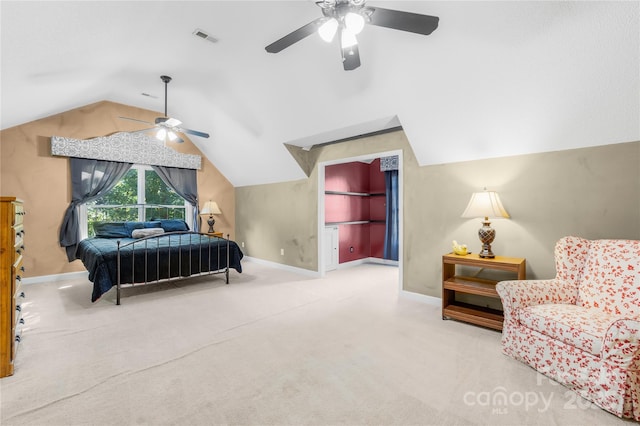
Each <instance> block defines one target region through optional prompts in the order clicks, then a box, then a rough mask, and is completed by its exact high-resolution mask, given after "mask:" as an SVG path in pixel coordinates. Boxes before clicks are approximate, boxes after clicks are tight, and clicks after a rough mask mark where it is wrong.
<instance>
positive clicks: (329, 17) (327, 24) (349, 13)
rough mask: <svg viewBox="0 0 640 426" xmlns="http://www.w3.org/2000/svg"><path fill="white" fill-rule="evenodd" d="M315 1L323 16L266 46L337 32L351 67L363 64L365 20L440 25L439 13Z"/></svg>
mask: <svg viewBox="0 0 640 426" xmlns="http://www.w3.org/2000/svg"><path fill="white" fill-rule="evenodd" d="M316 4H317V5H318V6H320V8H321V9H322V14H323V16H322V17H320V18H318V19H315V20H313V21H311V22H309V23H308V24H306V25H304V26H302V27H300V28H298V29H297V30H295V31H293V32H291V33H289V34H287V35H286V36H284V37H282V38H281V39H279V40H276V41H275V42H273V43H271V44H270V45H268V46H267V47H265V49H266V51H267V52H269V53H278V52H280V51H281V50H284V49H286V48H287V47H289V46H291V45H292V44H294V43H297V42H299V41H300V40H302V39H303V38H305V37H307V36H310V35H311V34H313V33H314V32H318V33H319V34H320V37H322V39H323V40H325V41H326V42H331V41H332V40H333V38H334V37H335V35H336V34H338V38H339V40H340V48H341V49H342V62H343V67H344V69H345V70H346V71H349V70H354V69H356V68H358V67H359V66H360V53H359V51H358V41H357V39H356V35H357V34H359V33H360V31H362V29H363V27H364V25H365V24H371V25H376V26H379V27H386V28H392V29H395V30H402V31H408V32H411V33H417V34H423V35H429V34H431V33H432V32H433V31H435V29H436V28H438V21H439V20H440V18H438V17H437V16H429V15H420V14H418V13H411V12H402V11H399V10H391V9H383V8H381V7H372V6H365V0H321V1H318V2H316Z"/></svg>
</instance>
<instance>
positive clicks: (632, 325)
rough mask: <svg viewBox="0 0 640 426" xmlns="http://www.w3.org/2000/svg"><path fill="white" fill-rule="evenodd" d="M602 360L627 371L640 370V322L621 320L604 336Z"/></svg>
mask: <svg viewBox="0 0 640 426" xmlns="http://www.w3.org/2000/svg"><path fill="white" fill-rule="evenodd" d="M602 358H603V359H607V360H609V362H612V363H614V364H617V365H619V366H622V367H624V368H627V369H636V370H637V369H640V321H639V319H638V318H635V319H619V320H617V321H615V322H613V323H612V324H611V325H610V326H609V329H608V330H607V332H606V334H605V336H604V342H603V345H602Z"/></svg>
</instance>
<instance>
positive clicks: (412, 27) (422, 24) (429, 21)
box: [367, 7, 440, 35]
mask: <svg viewBox="0 0 640 426" xmlns="http://www.w3.org/2000/svg"><path fill="white" fill-rule="evenodd" d="M367 9H368V10H370V11H371V12H370V13H371V14H370V21H369V23H370V24H371V25H377V26H379V27H386V28H392V29H394V30H402V31H408V32H410V33H417V34H424V35H429V34H431V33H432V32H434V31H435V29H436V28H438V21H440V18H438V17H437V16H430V15H420V14H418V13H411V12H402V11H400V10H391V9H383V8H381V7H367Z"/></svg>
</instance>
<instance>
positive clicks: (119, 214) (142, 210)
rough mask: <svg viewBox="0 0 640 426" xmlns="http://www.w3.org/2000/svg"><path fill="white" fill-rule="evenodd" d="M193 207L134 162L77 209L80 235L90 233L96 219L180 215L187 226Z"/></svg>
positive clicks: (176, 217) (147, 170) (152, 173)
mask: <svg viewBox="0 0 640 426" xmlns="http://www.w3.org/2000/svg"><path fill="white" fill-rule="evenodd" d="M192 212H193V207H192V206H191V204H189V203H187V202H186V201H185V200H184V198H182V197H181V196H180V195H178V194H177V193H176V192H175V191H174V190H173V189H171V188H169V187H168V186H167V185H166V184H165V183H164V182H163V181H162V179H160V176H158V174H157V173H156V172H155V171H154V170H153V169H152V168H151V167H149V166H142V165H134V166H133V167H131V169H130V170H129V171H128V172H127V174H125V175H124V177H123V178H122V179H121V180H120V182H118V183H117V184H116V186H114V187H113V189H111V191H109V193H108V194H106V195H104V196H102V197H101V198H98V199H97V200H94V201H91V202H89V203H86V204H83V205H82V206H81V210H80V217H81V220H82V221H83V222H84V223H81V228H80V229H81V233H82V238H86V237H87V236H88V237H92V236H93V235H94V232H93V224H94V223H96V222H122V221H134V222H135V221H139V222H143V221H145V220H150V219H183V220H185V221H186V222H187V224H188V225H189V227H191V228H193V226H192V225H193V224H192V223H191V222H192V220H191V217H192Z"/></svg>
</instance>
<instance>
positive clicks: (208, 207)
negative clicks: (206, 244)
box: [200, 201, 222, 234]
mask: <svg viewBox="0 0 640 426" xmlns="http://www.w3.org/2000/svg"><path fill="white" fill-rule="evenodd" d="M214 214H222V212H221V211H220V207H218V203H216V202H215V201H207V202H206V203H204V207H203V208H202V210H200V215H202V216H206V215H209V217H208V218H207V224H208V225H209V230H208V231H207V233H208V234H213V233H214V232H215V231H214V230H213V225H214V224H215V223H216V220H215V219H214V218H213V215H214Z"/></svg>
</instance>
